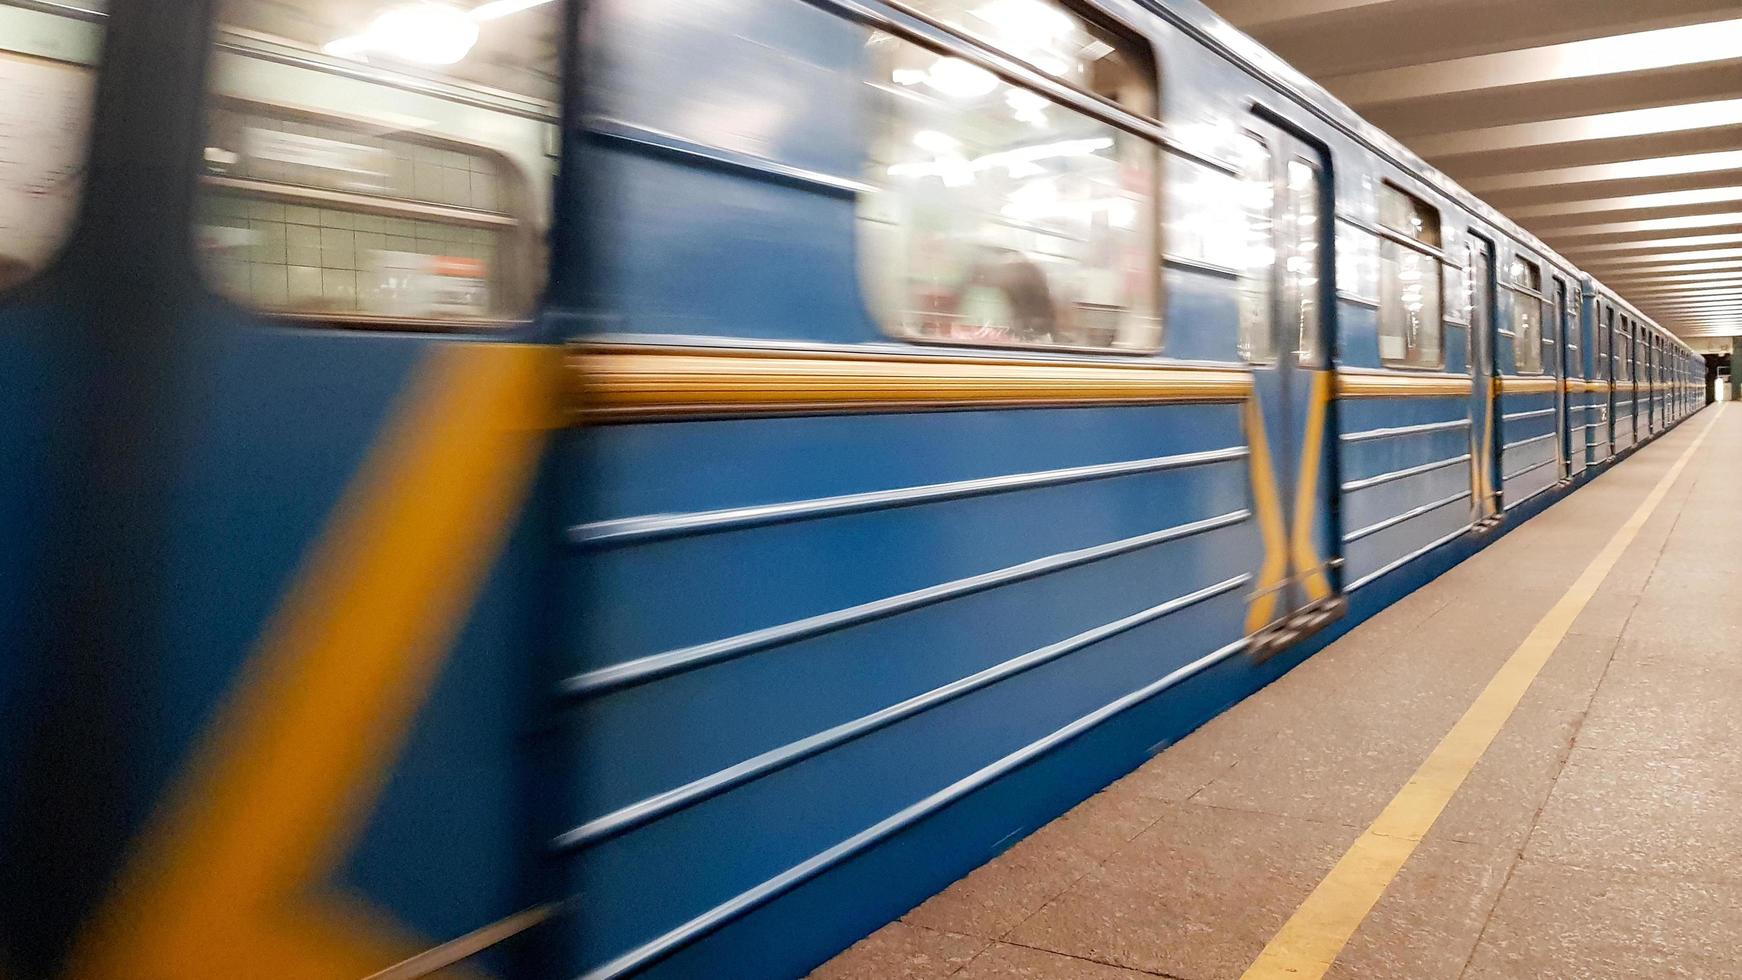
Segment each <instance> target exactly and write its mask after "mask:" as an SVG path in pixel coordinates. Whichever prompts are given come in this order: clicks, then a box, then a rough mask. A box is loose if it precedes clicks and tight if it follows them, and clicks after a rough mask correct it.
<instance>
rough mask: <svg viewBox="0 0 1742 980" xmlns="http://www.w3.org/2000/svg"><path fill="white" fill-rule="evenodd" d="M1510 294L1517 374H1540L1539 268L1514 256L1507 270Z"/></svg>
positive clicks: (1541, 299)
mask: <svg viewBox="0 0 1742 980" xmlns="http://www.w3.org/2000/svg"><path fill="white" fill-rule="evenodd" d="M1506 278H1507V286H1508V287H1509V288H1510V291H1511V294H1512V304H1511V305H1512V330H1513V334H1514V336H1513V338H1512V349H1513V358H1514V366H1515V367H1516V369H1517V370H1518V372H1519V373H1520V374H1541V373H1542V307H1543V303H1544V302H1545V301H1546V300H1545V297H1544V296H1543V294H1542V269H1541V267H1539V266H1538V265H1537V264H1536V263H1534V262H1530V261H1527V260H1525V259H1523V258H1520V257H1517V256H1514V257H1513V259H1512V266H1511V268H1509V269H1508V270H1507V277H1506Z"/></svg>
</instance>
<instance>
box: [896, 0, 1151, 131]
mask: <svg viewBox="0 0 1742 980" xmlns="http://www.w3.org/2000/svg"><path fill="white" fill-rule="evenodd" d="M910 5H911V6H912V7H913V8H914V9H916V10H918V11H920V12H921V13H924V14H925V15H926V16H928V17H932V18H935V19H937V20H939V21H942V22H943V23H945V24H948V25H949V26H951V27H954V28H955V29H956V30H958V31H961V32H962V33H964V34H969V35H972V36H973V37H975V38H978V39H979V40H981V41H983V42H985V43H986V44H988V45H990V46H992V47H994V48H997V49H998V50H999V51H1002V52H1004V53H1005V54H1008V55H1011V56H1012V57H1015V58H1017V59H1019V60H1021V61H1023V62H1026V63H1027V64H1029V65H1032V66H1034V67H1035V68H1038V69H1040V70H1041V71H1044V72H1046V73H1047V74H1049V75H1051V76H1053V77H1054V78H1057V79H1058V80H1060V81H1062V82H1066V83H1069V84H1070V85H1073V86H1075V87H1076V88H1079V89H1082V90H1083V91H1085V92H1090V93H1092V94H1094V95H1098V96H1100V97H1101V98H1104V99H1107V100H1108V101H1111V102H1117V103H1119V104H1120V105H1122V106H1124V107H1125V108H1127V109H1129V110H1131V111H1132V112H1136V113H1141V114H1143V115H1151V114H1153V113H1154V112H1155V85H1154V83H1153V82H1152V81H1151V78H1152V76H1153V72H1152V71H1151V70H1150V61H1149V58H1148V57H1147V56H1145V55H1144V54H1143V52H1142V45H1140V44H1138V43H1136V42H1134V41H1132V40H1130V39H1128V38H1125V37H1123V36H1121V35H1119V34H1117V33H1115V32H1114V31H1111V30H1108V29H1107V28H1106V27H1104V26H1102V25H1101V24H1099V23H1097V22H1095V21H1092V20H1089V19H1087V18H1085V17H1083V16H1081V15H1079V14H1078V13H1077V12H1076V11H1075V10H1072V9H1071V8H1070V7H1068V6H1066V5H1065V4H1062V3H1059V2H1057V0H910ZM898 82H899V80H898ZM1024 101H1027V100H1024ZM1031 105H1032V103H1031ZM1013 108H1014V107H1013ZM1037 111H1041V110H1037Z"/></svg>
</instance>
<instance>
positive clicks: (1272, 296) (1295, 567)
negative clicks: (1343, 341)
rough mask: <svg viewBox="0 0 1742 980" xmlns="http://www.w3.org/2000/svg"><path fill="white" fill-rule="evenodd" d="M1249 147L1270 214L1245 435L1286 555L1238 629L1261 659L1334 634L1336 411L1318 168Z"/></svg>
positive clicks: (1251, 345)
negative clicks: (1275, 505)
mask: <svg viewBox="0 0 1742 980" xmlns="http://www.w3.org/2000/svg"><path fill="white" fill-rule="evenodd" d="M1249 135H1250V136H1251V140H1252V153H1253V156H1254V157H1255V158H1256V164H1255V165H1253V166H1251V167H1249V173H1250V174H1251V175H1252V179H1253V180H1254V181H1255V183H1256V184H1257V185H1258V186H1267V188H1268V190H1267V192H1266V193H1262V194H1257V195H1255V196H1257V197H1259V198H1260V199H1261V200H1263V201H1266V202H1268V204H1269V211H1270V214H1269V219H1270V220H1269V222H1268V225H1267V227H1268V232H1269V236H1270V242H1269V248H1271V249H1272V250H1274V255H1275V261H1274V263H1273V264H1272V276H1271V279H1270V282H1269V286H1270V289H1269V303H1268V309H1267V310H1266V311H1265V312H1266V313H1267V314H1268V316H1260V317H1254V318H1252V322H1249V323H1247V324H1244V325H1243V329H1244V331H1245V332H1246V336H1245V337H1243V338H1242V342H1241V346H1242V349H1243V352H1244V354H1245V356H1246V358H1247V360H1248V361H1249V362H1250V363H1251V364H1252V369H1253V376H1254V388H1255V392H1256V397H1255V399H1254V402H1253V405H1252V411H1253V413H1254V415H1255V416H1256V418H1255V419H1253V425H1254V428H1255V429H1261V430H1262V442H1263V444H1264V446H1265V448H1267V449H1268V451H1269V453H1268V454H1269V457H1270V461H1271V470H1272V479H1273V481H1274V482H1273V484H1272V489H1273V490H1274V495H1275V498H1276V499H1277V500H1278V501H1279V503H1280V506H1279V509H1280V511H1281V514H1280V515H1279V516H1280V518H1281V520H1282V523H1283V534H1282V535H1280V536H1279V537H1276V538H1274V540H1277V541H1286V552H1287V554H1286V562H1284V561H1283V560H1282V557H1281V556H1276V555H1272V556H1270V557H1269V558H1268V559H1267V567H1270V568H1273V569H1275V570H1277V573H1276V574H1272V575H1271V576H1269V578H1270V579H1271V581H1268V582H1265V583H1262V584H1261V586H1260V588H1261V590H1269V591H1268V592H1262V591H1261V594H1260V595H1259V597H1258V601H1256V602H1254V604H1253V606H1252V610H1253V612H1252V616H1251V618H1250V619H1249V621H1248V624H1247V627H1248V632H1250V633H1253V634H1255V636H1256V639H1255V640H1254V647H1253V649H1254V652H1255V653H1257V654H1259V655H1261V656H1262V655H1265V654H1267V653H1269V652H1271V651H1273V650H1277V649H1280V648H1282V647H1283V646H1286V645H1288V644H1290V643H1292V642H1294V641H1296V640H1298V639H1299V638H1300V637H1301V636H1303V635H1305V634H1307V633H1310V632H1312V631H1314V630H1316V629H1318V628H1320V627H1322V626H1324V625H1325V624H1327V623H1329V622H1331V621H1332V620H1334V619H1335V618H1337V617H1338V616H1340V615H1341V614H1342V609H1343V605H1344V604H1343V601H1342V598H1341V591H1342V590H1341V586H1340V584H1339V582H1338V576H1337V571H1336V570H1337V567H1338V565H1339V564H1340V563H1339V562H1338V561H1337V556H1338V555H1339V553H1340V546H1339V541H1338V538H1337V536H1336V534H1335V532H1334V522H1333V517H1332V512H1333V502H1334V494H1335V488H1336V485H1337V481H1336V479H1335V473H1334V471H1333V470H1332V467H1333V466H1334V456H1333V454H1332V453H1331V451H1330V446H1329V443H1330V438H1329V434H1330V433H1332V432H1335V431H1336V427H1335V426H1334V425H1332V424H1330V422H1331V420H1330V418H1329V415H1330V413H1331V412H1332V411H1334V408H1335V405H1334V403H1333V401H1332V398H1331V386H1332V377H1331V370H1330V364H1331V337H1332V334H1331V332H1330V331H1329V330H1328V329H1327V322H1326V311H1327V310H1331V309H1334V306H1333V305H1332V304H1331V303H1330V302H1329V297H1330V292H1329V289H1330V277H1329V275H1328V274H1327V271H1328V269H1329V268H1330V262H1331V247H1332V239H1331V223H1330V222H1329V221H1327V220H1325V217H1326V216H1327V215H1329V214H1330V213H1331V199H1330V198H1331V195H1330V189H1329V185H1328V182H1327V180H1326V173H1327V168H1326V166H1325V156H1324V153H1323V151H1322V150H1320V149H1319V148H1318V147H1316V146H1314V145H1312V144H1310V143H1308V142H1306V141H1305V140H1303V139H1301V138H1300V137H1299V136H1297V135H1296V134H1294V133H1293V132H1292V131H1289V130H1286V129H1284V128H1282V127H1281V126H1278V125H1274V124H1271V123H1269V122H1267V121H1257V122H1255V123H1254V125H1253V127H1252V130H1251V132H1250V134H1249ZM1255 435H1257V433H1256V432H1255ZM1255 441H1256V440H1255ZM1260 478H1262V477H1261V476H1260ZM1260 492H1264V489H1263V488H1261V489H1260ZM1283 569H1286V571H1282V570H1283Z"/></svg>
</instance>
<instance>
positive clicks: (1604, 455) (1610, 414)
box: [1591, 300, 1615, 463]
mask: <svg viewBox="0 0 1742 980" xmlns="http://www.w3.org/2000/svg"><path fill="white" fill-rule="evenodd" d="M1596 310H1597V319H1596V326H1597V358H1596V361H1595V362H1594V363H1595V366H1596V369H1597V373H1596V374H1595V375H1593V376H1592V377H1593V378H1594V379H1595V380H1596V381H1597V382H1598V383H1599V384H1598V390H1597V418H1596V419H1594V420H1593V421H1594V422H1595V423H1596V426H1597V428H1596V432H1597V437H1596V442H1595V443H1594V444H1593V448H1592V451H1591V462H1593V463H1600V462H1602V461H1603V460H1606V459H1608V458H1610V457H1611V456H1614V455H1615V308H1614V307H1613V306H1610V305H1609V304H1608V303H1607V302H1605V301H1601V300H1600V301H1598V303H1597V306H1596Z"/></svg>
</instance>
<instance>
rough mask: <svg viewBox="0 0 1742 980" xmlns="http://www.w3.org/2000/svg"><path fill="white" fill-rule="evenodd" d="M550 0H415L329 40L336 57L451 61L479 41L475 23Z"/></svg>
mask: <svg viewBox="0 0 1742 980" xmlns="http://www.w3.org/2000/svg"><path fill="white" fill-rule="evenodd" d="M550 2H551V0H490V2H488V3H484V4H480V5H478V6H476V7H473V8H471V9H469V10H468V9H466V8H464V7H457V6H454V5H453V4H450V3H443V2H440V0H416V2H412V3H402V4H399V5H397V6H393V7H388V8H387V9H386V10H383V11H382V12H381V13H380V14H377V15H376V17H375V19H374V20H373V21H371V22H370V23H369V26H368V27H367V28H365V29H364V30H363V31H362V33H360V34H352V35H349V36H347V37H341V38H339V39H338V40H335V41H332V42H331V43H329V44H327V46H326V47H325V48H323V49H322V50H324V51H325V52H326V53H327V54H330V55H334V56H335V57H340V58H366V57H368V56H369V55H371V54H379V55H385V56H386V57H389V58H394V59H397V60H399V61H409V62H412V63H414V64H419V65H451V64H454V63H456V62H458V61H459V60H460V59H462V58H464V57H465V56H466V55H467V53H469V52H470V51H471V50H472V46H473V45H474V44H477V43H478V25H479V24H480V23H482V22H484V21H491V20H496V19H498V18H501V17H507V16H508V15H510V14H517V13H520V12H521V11H523V10H531V9H532V8H533V7H540V6H543V5H545V4H547V3H550Z"/></svg>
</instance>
